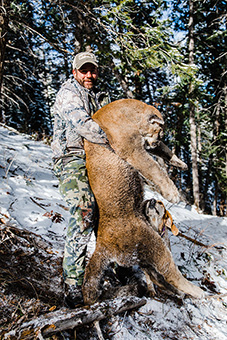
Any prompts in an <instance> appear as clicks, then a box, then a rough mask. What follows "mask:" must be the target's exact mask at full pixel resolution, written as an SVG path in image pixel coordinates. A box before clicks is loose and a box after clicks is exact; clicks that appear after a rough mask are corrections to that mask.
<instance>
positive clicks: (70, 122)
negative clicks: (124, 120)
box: [51, 78, 109, 160]
mask: <svg viewBox="0 0 227 340" xmlns="http://www.w3.org/2000/svg"><path fill="white" fill-rule="evenodd" d="M108 103H109V97H108V96H107V94H105V93H103V92H102V93H100V92H99V93H95V92H94V91H92V90H88V89H86V88H84V87H83V86H81V85H80V84H79V83H78V82H77V81H76V80H75V79H74V78H72V79H69V80H67V81H66V82H65V83H64V84H63V85H62V87H61V89H60V91H59V92H58V93H57V96H56V101H55V104H54V106H53V113H54V135H53V142H52V144H51V148H52V150H53V159H54V160H58V159H59V158H62V157H69V156H71V155H73V154H84V149H83V139H84V138H86V139H87V140H89V141H91V142H93V143H99V144H103V143H107V142H108V141H107V137H106V134H105V133H104V131H103V130H102V129H101V128H100V127H99V125H98V124H97V123H96V122H95V121H93V120H92V118H91V116H92V115H93V114H94V113H95V112H96V111H97V110H98V109H100V108H101V107H102V106H104V105H106V104H108Z"/></svg>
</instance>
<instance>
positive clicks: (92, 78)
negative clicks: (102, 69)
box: [73, 63, 98, 89]
mask: <svg viewBox="0 0 227 340" xmlns="http://www.w3.org/2000/svg"><path fill="white" fill-rule="evenodd" d="M73 75H74V78H75V79H76V80H77V81H78V83H79V84H80V85H82V86H83V87H85V88H86V89H92V87H93V86H94V85H95V83H96V81H97V78H98V69H97V67H96V66H95V65H93V64H91V63H86V64H84V65H83V66H81V68H80V69H79V70H73Z"/></svg>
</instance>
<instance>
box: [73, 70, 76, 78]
mask: <svg viewBox="0 0 227 340" xmlns="http://www.w3.org/2000/svg"><path fill="white" fill-rule="evenodd" d="M73 75H74V77H76V70H75V69H74V70H73Z"/></svg>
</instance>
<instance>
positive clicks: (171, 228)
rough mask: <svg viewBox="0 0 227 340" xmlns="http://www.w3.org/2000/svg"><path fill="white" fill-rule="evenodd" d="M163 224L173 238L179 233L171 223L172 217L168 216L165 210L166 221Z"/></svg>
mask: <svg viewBox="0 0 227 340" xmlns="http://www.w3.org/2000/svg"><path fill="white" fill-rule="evenodd" d="M165 224H166V226H167V227H168V228H169V229H170V230H171V231H172V233H173V235H174V236H176V235H177V234H178V233H179V230H178V228H177V227H176V226H175V224H174V223H173V219H172V216H171V215H170V213H169V212H168V211H167V210H166V221H165Z"/></svg>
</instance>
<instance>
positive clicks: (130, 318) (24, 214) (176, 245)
mask: <svg viewBox="0 0 227 340" xmlns="http://www.w3.org/2000/svg"><path fill="white" fill-rule="evenodd" d="M51 158H52V152H51V149H50V147H49V146H48V145H45V144H44V143H42V142H36V141H34V140H32V139H31V138H30V137H29V136H27V135H24V134H19V133H17V132H16V131H14V130H13V129H8V128H6V127H4V126H0V219H1V221H2V223H4V224H7V223H10V224H13V225H15V226H17V227H18V228H23V229H27V230H29V231H32V232H35V233H37V234H39V235H42V237H44V238H45V239H46V240H48V241H49V242H51V243H52V245H53V248H54V250H55V251H56V252H57V251H58V252H60V254H62V251H63V247H64V238H65V233H66V228H67V223H68V219H69V212H68V211H67V206H66V204H65V202H64V200H63V199H62V197H61V195H60V193H59V191H58V180H57V179H56V178H55V176H54V174H53V170H52V160H51ZM151 197H155V198H158V199H161V200H162V201H163V202H164V204H165V206H166V208H167V209H168V210H169V211H170V213H171V214H172V216H173V220H174V223H175V224H176V226H177V227H178V229H179V231H180V233H181V234H182V236H177V237H176V236H173V235H170V241H171V249H172V253H173V257H174V260H175V262H176V264H177V265H178V266H179V268H180V270H181V271H182V272H183V274H184V275H186V277H187V278H188V279H189V280H191V281H192V282H193V283H194V284H196V285H199V286H200V285H202V284H204V286H203V285H202V287H203V288H204V289H205V290H206V291H207V294H208V295H209V294H211V295H212V294H217V293H216V292H219V293H220V294H222V296H221V295H219V296H216V297H213V298H205V299H203V300H192V299H189V298H187V299H185V300H184V301H183V304H180V305H179V304H178V303H177V302H175V301H173V299H170V298H165V301H159V300H157V298H155V299H151V298H148V299H147V304H146V305H145V306H143V307H141V308H140V309H139V310H137V311H136V312H131V313H126V314H125V315H123V316H115V317H113V318H112V326H111V330H110V333H109V334H110V336H111V339H114V340H117V339H121V340H122V339H124V340H134V339H140V340H147V339H152V340H156V339H157V340H160V339H176V338H177V339H181V338H182V339H188V340H189V339H193V340H226V339H227V310H226V307H227V296H225V294H227V276H226V275H227V274H226V273H227V244H226V243H227V218H226V217H215V216H209V215H204V214H201V213H198V212H197V211H196V210H195V209H194V208H193V207H190V206H187V205H186V204H185V203H182V202H181V203H179V204H175V205H172V204H171V203H169V202H168V201H166V200H165V199H163V197H161V196H160V195H159V194H157V193H155V192H152V191H151V190H150V189H149V188H148V187H146V197H145V198H146V199H148V198H151ZM56 214H57V215H56ZM56 216H61V217H62V218H61V219H57V218H56V219H55V218H54V217H56ZM56 222H58V223H56ZM169 234H170V233H169ZM184 236H187V237H188V238H185V237H184ZM193 240H194V241H197V243H196V242H193ZM94 244H95V239H94V236H93V237H92V241H91V243H90V244H89V249H90V252H92V251H93V250H94ZM205 283H207V284H210V285H211V288H212V287H213V288H214V292H213V293H212V291H210V290H209V289H208V288H207V287H206V285H205Z"/></svg>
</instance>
